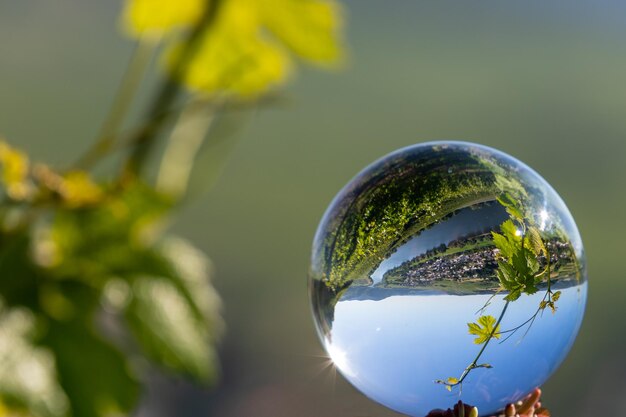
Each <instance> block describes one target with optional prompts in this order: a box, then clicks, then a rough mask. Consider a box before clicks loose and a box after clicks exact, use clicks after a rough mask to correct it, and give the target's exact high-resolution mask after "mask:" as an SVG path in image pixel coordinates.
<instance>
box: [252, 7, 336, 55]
mask: <svg viewBox="0 0 626 417" xmlns="http://www.w3.org/2000/svg"><path fill="white" fill-rule="evenodd" d="M259 3H260V2H259ZM261 13H262V15H263V20H264V21H265V22H266V25H267V27H268V29H270V30H271V31H272V33H274V34H275V35H276V36H277V37H278V38H280V40H281V41H282V42H284V43H285V45H287V46H288V47H289V48H290V49H291V50H292V51H293V52H294V53H295V54H297V55H298V56H300V57H302V58H304V59H307V60H309V61H311V62H317V63H321V64H335V63H337V61H338V60H340V59H341V56H342V51H341V47H340V45H339V43H338V42H337V33H338V32H339V30H340V27H341V23H342V22H341V20H342V19H341V17H342V16H341V10H340V8H339V4H338V3H337V2H335V1H327V0H325V1H320V0H267V1H264V2H263V6H262V7H261Z"/></svg>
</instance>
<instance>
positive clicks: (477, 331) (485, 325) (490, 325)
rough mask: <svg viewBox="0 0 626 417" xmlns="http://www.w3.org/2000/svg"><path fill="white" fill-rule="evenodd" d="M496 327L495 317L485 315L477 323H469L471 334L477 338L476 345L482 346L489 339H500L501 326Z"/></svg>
mask: <svg viewBox="0 0 626 417" xmlns="http://www.w3.org/2000/svg"><path fill="white" fill-rule="evenodd" d="M495 325H496V319H495V317H493V316H489V315H485V316H480V317H479V318H478V321H477V322H476V323H467V327H468V331H469V334H472V335H475V336H477V337H476V338H475V339H474V343H475V344H477V345H481V344H483V343H485V342H486V341H488V340H489V339H491V338H492V337H493V338H496V339H499V338H500V336H501V335H500V325H499V324H498V326H497V327H496V328H495V329H494V326H495Z"/></svg>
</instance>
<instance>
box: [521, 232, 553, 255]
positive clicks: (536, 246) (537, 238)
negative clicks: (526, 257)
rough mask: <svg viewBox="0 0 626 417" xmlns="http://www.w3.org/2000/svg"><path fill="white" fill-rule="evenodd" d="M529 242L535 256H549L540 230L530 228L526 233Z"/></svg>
mask: <svg viewBox="0 0 626 417" xmlns="http://www.w3.org/2000/svg"><path fill="white" fill-rule="evenodd" d="M526 236H527V239H526V240H527V242H528V246H529V247H530V249H531V250H532V251H533V253H534V254H535V256H539V255H541V254H543V255H547V253H548V250H547V249H546V246H545V245H544V243H543V239H542V238H541V234H540V232H539V229H537V228H536V227H529V228H528V229H527V231H526Z"/></svg>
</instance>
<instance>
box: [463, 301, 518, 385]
mask: <svg viewBox="0 0 626 417" xmlns="http://www.w3.org/2000/svg"><path fill="white" fill-rule="evenodd" d="M509 303H510V301H507V302H506V303H505V304H504V307H503V308H502V311H501V312H500V317H498V321H496V324H495V326H493V330H491V333H490V334H489V339H487V341H485V343H483V346H482V347H481V348H480V350H479V351H478V354H477V355H476V357H475V358H474V360H473V361H472V363H470V364H469V365H468V366H467V368H465V370H464V371H463V373H462V374H461V377H460V378H459V381H458V382H457V383H455V384H451V385H459V384H461V383H463V381H464V380H465V378H466V377H467V376H468V375H469V373H470V372H471V371H472V370H473V369H475V368H476V365H477V364H478V361H479V360H480V357H481V356H482V354H483V352H484V351H485V349H487V346H488V345H489V342H490V341H491V339H493V338H494V335H495V333H496V330H497V329H498V326H500V322H501V321H502V319H503V318H504V314H505V313H506V310H507V308H508V307H509Z"/></svg>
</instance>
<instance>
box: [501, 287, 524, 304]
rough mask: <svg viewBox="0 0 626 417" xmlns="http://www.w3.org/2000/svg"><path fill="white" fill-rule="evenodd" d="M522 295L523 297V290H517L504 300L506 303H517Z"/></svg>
mask: <svg viewBox="0 0 626 417" xmlns="http://www.w3.org/2000/svg"><path fill="white" fill-rule="evenodd" d="M521 295H522V289H521V288H515V289H514V290H512V291H511V292H510V293H508V294H507V296H506V297H504V299H505V300H506V301H515V300H517V299H518V298H520V296H521Z"/></svg>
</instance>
